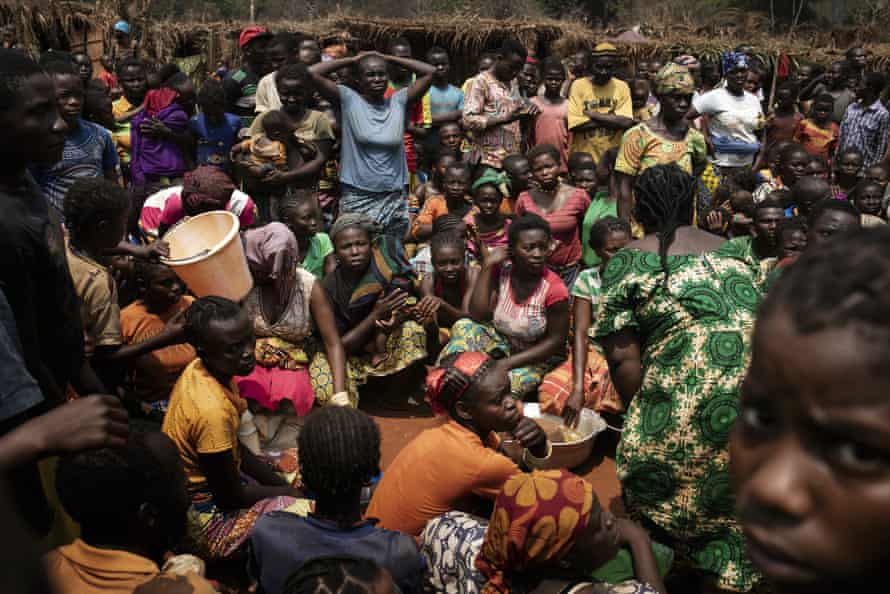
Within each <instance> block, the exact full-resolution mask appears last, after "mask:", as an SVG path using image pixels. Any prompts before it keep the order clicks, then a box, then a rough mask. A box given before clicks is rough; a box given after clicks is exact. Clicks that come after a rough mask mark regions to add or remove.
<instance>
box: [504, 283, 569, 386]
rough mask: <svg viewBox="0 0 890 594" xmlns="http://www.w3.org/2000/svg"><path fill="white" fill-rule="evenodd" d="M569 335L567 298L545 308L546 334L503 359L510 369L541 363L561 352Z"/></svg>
mask: <svg viewBox="0 0 890 594" xmlns="http://www.w3.org/2000/svg"><path fill="white" fill-rule="evenodd" d="M568 336H569V300H568V299H566V300H565V301H560V302H559V303H554V304H553V305H551V306H550V307H548V308H547V334H546V335H545V336H544V338H542V339H541V340H539V341H538V342H536V343H535V344H534V345H532V346H530V347H528V348H527V349H525V350H524V351H521V352H518V353H515V354H514V355H512V356H511V357H508V358H507V359H505V361H506V364H507V365H509V367H510V369H516V368H518V367H526V366H528V365H531V364H532V363H543V362H544V361H546V360H547V359H549V358H550V357H552V356H554V355H557V354H559V353H561V352H562V350H563V349H564V348H565V344H566V338H568Z"/></svg>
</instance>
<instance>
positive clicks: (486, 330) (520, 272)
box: [440, 213, 569, 398]
mask: <svg viewBox="0 0 890 594" xmlns="http://www.w3.org/2000/svg"><path fill="white" fill-rule="evenodd" d="M508 235H509V246H510V247H509V251H508V250H506V249H504V248H495V249H492V250H488V251H487V253H486V255H485V258H484V260H483V262H482V269H481V270H480V272H479V275H478V278H477V279H476V282H475V284H474V285H473V287H472V288H471V289H470V294H471V296H470V302H469V309H470V316H471V317H472V319H462V320H459V321H458V322H457V323H456V324H455V325H454V326H453V327H452V329H451V340H450V341H449V343H448V344H447V345H446V346H445V348H444V349H443V350H442V354H441V355H440V358H442V357H445V356H448V355H452V354H454V353H460V352H464V351H480V352H484V353H488V354H489V355H492V356H500V357H503V358H504V365H505V366H506V367H507V369H509V370H510V386H511V387H510V391H511V393H512V394H513V396H514V397H516V398H524V397H528V396H531V395H533V393H534V392H535V391H536V390H537V388H538V385H539V384H540V383H541V380H542V379H543V377H544V374H546V373H547V372H548V371H550V370H551V369H552V368H553V367H554V366H555V365H556V364H557V363H559V361H560V359H561V358H563V357H564V355H565V347H566V339H567V337H568V333H569V292H568V290H567V289H566V286H565V284H563V282H562V280H560V278H559V276H557V274H556V273H554V272H553V271H552V270H550V269H549V268H548V267H547V258H548V257H549V255H550V252H551V250H552V237H551V234H550V226H549V225H548V224H547V221H545V220H544V219H542V218H541V217H539V216H538V215H536V214H531V213H528V214H525V215H523V216H521V217H519V218H518V219H516V220H514V221H513V223H512V224H511V225H510V230H509V233H508Z"/></svg>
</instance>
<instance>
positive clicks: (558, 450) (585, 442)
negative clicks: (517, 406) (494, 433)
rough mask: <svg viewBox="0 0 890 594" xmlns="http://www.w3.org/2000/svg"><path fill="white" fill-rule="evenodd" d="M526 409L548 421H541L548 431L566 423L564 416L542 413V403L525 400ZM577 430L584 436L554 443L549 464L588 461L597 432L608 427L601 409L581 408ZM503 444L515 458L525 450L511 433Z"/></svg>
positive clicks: (564, 465)
mask: <svg viewBox="0 0 890 594" xmlns="http://www.w3.org/2000/svg"><path fill="white" fill-rule="evenodd" d="M522 409H523V410H522V412H523V415H524V416H526V417H528V418H530V419H535V420H536V421H544V423H540V424H541V425H542V429H544V430H545V431H550V430H552V429H555V428H557V427H562V426H564V425H565V423H564V422H563V419H562V417H557V416H556V415H550V414H546V413H542V412H541V407H540V405H538V404H537V403H524V404H523V406H522ZM544 425H546V426H544ZM574 430H575V431H577V432H578V433H579V434H580V435H581V436H582V437H581V439H579V440H577V441H569V442H554V443H553V444H552V445H553V453H552V454H551V455H550V460H548V461H547V463H546V465H545V467H546V468H575V467H577V466H581V465H582V464H584V462H586V461H587V459H588V458H589V457H590V453H591V452H592V451H593V444H594V442H595V441H596V436H597V435H599V434H600V433H602V432H603V431H605V430H606V421H605V420H604V419H603V418H602V417H601V416H600V415H599V413H597V412H595V411H592V410H590V409H589V408H584V409H581V414H580V419H579V421H578V426H577V427H575V428H574ZM503 446H504V450H506V451H507V452H508V453H509V454H510V455H511V456H512V457H513V458H514V459H517V456H519V455H521V454H522V446H521V445H519V443H518V442H517V441H515V440H513V439H510V438H509V437H507V438H506V439H504V441H503Z"/></svg>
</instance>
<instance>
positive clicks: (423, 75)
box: [383, 56, 436, 103]
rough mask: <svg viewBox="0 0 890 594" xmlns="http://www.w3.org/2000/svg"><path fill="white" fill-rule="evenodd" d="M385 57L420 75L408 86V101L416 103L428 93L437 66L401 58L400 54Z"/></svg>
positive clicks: (388, 60)
mask: <svg viewBox="0 0 890 594" xmlns="http://www.w3.org/2000/svg"><path fill="white" fill-rule="evenodd" d="M383 58H384V59H385V60H386V61H387V62H389V63H391V64H395V65H396V66H401V67H402V68H407V69H408V70H410V71H411V72H413V73H414V74H417V75H418V76H417V78H416V79H415V80H414V83H412V85H411V86H410V87H408V103H414V102H415V101H418V100H420V99H422V98H423V96H424V95H426V92H427V91H428V90H429V89H430V85H432V84H433V74H435V73H436V67H435V66H430V65H429V64H427V63H426V62H421V61H420V60H412V59H411V58H399V57H398V56H383Z"/></svg>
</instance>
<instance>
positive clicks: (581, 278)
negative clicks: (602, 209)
mask: <svg viewBox="0 0 890 594" xmlns="http://www.w3.org/2000/svg"><path fill="white" fill-rule="evenodd" d="M630 240H631V237H630V224H629V223H628V222H627V221H625V220H624V219H619V218H617V217H605V218H602V219H600V220H598V221H597V222H596V223H594V224H593V227H591V229H590V247H591V248H592V249H593V250H594V252H596V255H597V258H599V259H600V262H602V264H600V266H599V267H597V268H588V269H587V270H582V271H581V274H579V275H578V279H577V280H576V281H575V284H574V285H573V286H572V296H573V297H574V298H575V300H574V302H573V304H572V319H573V321H574V328H573V331H574V342H573V346H572V350H571V352H570V354H569V359H568V360H567V361H566V362H564V363H563V364H562V365H560V366H559V367H557V368H556V369H554V370H553V371H551V372H550V373H548V374H547V375H546V376H544V381H543V382H541V389H540V390H539V391H538V399H539V400H540V402H541V411H542V412H546V413H549V414H552V415H562V416H563V417H564V418H565V420H566V423H568V424H569V425H572V424H573V423H574V422H575V420H576V419H577V418H578V413H580V412H581V409H582V408H591V409H593V410H595V411H597V412H606V413H621V412H623V411H624V406H623V405H622V404H621V399H620V398H619V397H618V393H617V392H616V391H615V387H614V386H613V385H612V379H611V378H610V377H609V366H608V364H607V363H606V359H605V358H604V357H603V354H602V350H601V349H600V347H599V345H597V344H596V342H594V341H593V339H592V336H591V335H590V330H591V329H592V328H593V321H594V316H595V314H596V304H597V301H599V295H600V286H602V279H601V278H600V274H601V272H602V271H603V270H604V269H605V267H606V264H608V263H609V260H610V259H611V258H612V256H613V255H614V254H615V252H617V251H618V250H620V249H621V248H623V247H624V246H625V245H627V244H628V243H629V242H630Z"/></svg>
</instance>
